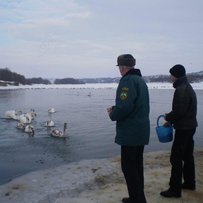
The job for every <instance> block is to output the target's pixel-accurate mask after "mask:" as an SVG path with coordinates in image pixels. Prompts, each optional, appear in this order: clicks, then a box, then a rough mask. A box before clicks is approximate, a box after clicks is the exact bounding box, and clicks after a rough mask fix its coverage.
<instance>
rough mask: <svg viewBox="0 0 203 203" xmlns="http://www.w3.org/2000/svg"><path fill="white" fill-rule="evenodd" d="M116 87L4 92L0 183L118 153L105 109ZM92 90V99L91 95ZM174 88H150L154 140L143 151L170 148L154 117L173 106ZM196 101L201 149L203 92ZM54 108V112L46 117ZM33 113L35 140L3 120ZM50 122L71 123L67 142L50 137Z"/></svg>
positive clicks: (1, 99) (0, 94)
mask: <svg viewBox="0 0 203 203" xmlns="http://www.w3.org/2000/svg"><path fill="white" fill-rule="evenodd" d="M115 91H116V90H115V89H112V88H108V89H77V88H76V89H21V90H0V184H3V183H5V182H7V181H9V180H11V179H13V178H15V177H17V176H19V175H23V174H25V173H28V172H30V171H34V170H39V169H43V168H49V167H52V166H58V165H61V164H65V163H70V162H73V161H79V160H82V159H92V158H107V157H112V156H116V155H119V154H120V147H119V146H118V145H116V144H115V143H114V137H115V122H112V121H110V119H109V118H108V115H107V113H106V108H107V107H109V106H111V105H113V104H114V98H115ZM90 92H91V96H88V94H89V93H90ZM173 92H174V91H173V90H157V89H153V90H150V103H151V113H150V119H151V138H150V144H149V145H148V146H147V147H146V148H145V151H155V150H164V149H170V146H171V143H168V144H161V143H159V142H158V139H157V137H156V134H155V130H154V128H155V127H156V118H157V116H158V115H159V114H162V113H166V112H168V111H169V110H170V108H171V100H172V96H173ZM196 93H197V97H198V122H199V127H198V129H197V132H196V136H195V140H196V146H201V147H203V136H202V132H203V125H202V123H203V118H202V115H203V90H196ZM50 107H54V108H55V109H56V113H54V114H52V116H50V114H49V113H48V109H49V108H50ZM31 108H32V109H35V111H36V113H37V117H36V118H35V120H34V121H33V123H32V124H33V126H34V127H35V129H36V131H35V136H34V137H30V136H29V135H28V134H26V133H24V132H22V131H21V130H19V129H17V128H16V127H15V126H16V124H17V122H16V121H14V120H8V119H5V118H4V113H5V111H7V110H12V109H16V110H21V111H23V112H28V111H29V110H30V109H31ZM50 118H51V119H52V120H53V121H54V122H55V124H56V127H55V128H58V129H63V123H64V122H67V124H68V138H67V139H57V138H53V137H50V130H49V129H47V128H46V127H45V126H44V124H45V122H46V121H47V120H49V119H50Z"/></svg>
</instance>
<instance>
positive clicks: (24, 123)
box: [5, 109, 37, 136]
mask: <svg viewBox="0 0 203 203" xmlns="http://www.w3.org/2000/svg"><path fill="white" fill-rule="evenodd" d="M36 115H37V114H36V113H35V110H34V109H31V111H30V112H27V113H23V114H22V112H21V111H16V110H9V111H6V112H5V116H6V118H8V119H14V120H17V121H19V122H18V123H17V125H16V127H17V128H18V129H22V130H24V132H26V133H29V134H31V135H32V136H33V135H34V133H35V130H34V127H33V125H31V122H32V120H33V119H34V117H35V116H36Z"/></svg>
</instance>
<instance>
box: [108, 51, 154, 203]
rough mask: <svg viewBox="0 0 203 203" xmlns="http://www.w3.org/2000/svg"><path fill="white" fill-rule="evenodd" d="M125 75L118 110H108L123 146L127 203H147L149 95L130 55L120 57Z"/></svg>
mask: <svg viewBox="0 0 203 203" xmlns="http://www.w3.org/2000/svg"><path fill="white" fill-rule="evenodd" d="M117 63H118V65H117V66H119V70H120V73H121V76H122V78H121V80H120V82H119V85H118V88H117V93H116V101H115V106H112V107H110V108H108V109H107V111H108V113H109V116H110V118H111V120H112V121H116V137H115V142H116V143H117V144H119V145H121V168H122V171H123V174H124V177H125V180H126V183H127V189H128V193H129V197H126V198H123V199H122V202H124V203H138V202H139V203H146V199H145V194H144V174H143V151H144V145H147V144H148V142H149V134H150V123H149V93H148V88H147V85H146V83H145V81H144V80H143V79H142V76H141V73H140V70H139V69H134V66H135V59H134V57H133V56H132V55H130V54H124V55H121V56H119V57H118V59H117Z"/></svg>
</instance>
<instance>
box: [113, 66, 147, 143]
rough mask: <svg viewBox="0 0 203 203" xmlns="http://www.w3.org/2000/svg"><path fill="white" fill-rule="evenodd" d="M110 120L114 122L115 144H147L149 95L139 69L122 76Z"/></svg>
mask: <svg viewBox="0 0 203 203" xmlns="http://www.w3.org/2000/svg"><path fill="white" fill-rule="evenodd" d="M115 103H116V104H115V106H113V109H112V113H111V114H110V118H111V120H113V121H116V137H115V142H116V143H117V144H119V145H122V146H139V145H146V144H148V142H149V134H150V122H149V93H148V87H147V85H146V83H145V81H144V80H143V79H142V77H141V73H140V71H139V69H132V70H130V71H128V72H127V74H126V75H124V76H123V77H122V78H121V80H120V82H119V86H118V88H117V93H116V101H115Z"/></svg>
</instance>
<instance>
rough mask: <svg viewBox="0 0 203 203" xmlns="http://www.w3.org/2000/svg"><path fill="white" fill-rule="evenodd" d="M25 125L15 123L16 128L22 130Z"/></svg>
mask: <svg viewBox="0 0 203 203" xmlns="http://www.w3.org/2000/svg"><path fill="white" fill-rule="evenodd" d="M25 126H26V125H25V123H21V122H20V123H17V125H16V128H18V129H22V130H24V129H25Z"/></svg>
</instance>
